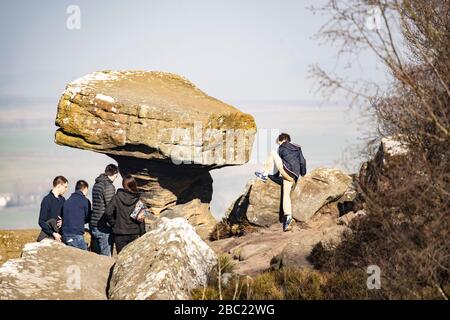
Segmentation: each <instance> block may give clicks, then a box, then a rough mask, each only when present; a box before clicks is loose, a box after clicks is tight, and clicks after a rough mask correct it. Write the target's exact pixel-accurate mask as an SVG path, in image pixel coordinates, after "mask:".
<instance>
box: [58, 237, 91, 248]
mask: <svg viewBox="0 0 450 320" xmlns="http://www.w3.org/2000/svg"><path fill="white" fill-rule="evenodd" d="M63 241H64V243H65V244H67V245H68V246H71V247H75V248H78V249H81V250H87V244H86V242H85V241H84V237H83V236H82V235H79V234H64V235H63Z"/></svg>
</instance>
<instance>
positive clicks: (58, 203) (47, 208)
mask: <svg viewBox="0 0 450 320" xmlns="http://www.w3.org/2000/svg"><path fill="white" fill-rule="evenodd" d="M67 185H68V182H67V179H66V178H65V177H63V176H57V177H56V178H55V179H53V189H52V190H51V191H50V192H49V193H48V194H47V195H46V196H45V197H44V199H42V202H41V209H40V211H39V226H40V227H41V233H40V234H39V236H38V238H37V241H41V240H43V239H46V238H50V239H54V240H56V241H61V240H62V239H61V234H60V233H59V231H60V230H59V228H60V227H61V224H62V220H61V216H62V209H63V206H64V201H65V200H66V199H65V198H64V197H63V194H64V193H65V192H66V191H67Z"/></svg>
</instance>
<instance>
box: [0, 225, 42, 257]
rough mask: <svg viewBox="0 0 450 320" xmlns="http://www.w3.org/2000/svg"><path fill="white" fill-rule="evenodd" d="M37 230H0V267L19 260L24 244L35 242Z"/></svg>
mask: <svg viewBox="0 0 450 320" xmlns="http://www.w3.org/2000/svg"><path fill="white" fill-rule="evenodd" d="M38 235H39V230H38V229H26V230H0V265H2V264H3V263H4V262H6V260H9V259H14V258H19V257H20V254H21V253H22V249H23V247H24V246H25V244H27V243H29V242H34V241H36V238H37V237H38Z"/></svg>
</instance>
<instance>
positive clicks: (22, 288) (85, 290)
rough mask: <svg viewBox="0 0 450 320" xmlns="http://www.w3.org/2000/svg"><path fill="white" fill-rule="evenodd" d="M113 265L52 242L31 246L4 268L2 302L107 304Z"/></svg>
mask: <svg viewBox="0 0 450 320" xmlns="http://www.w3.org/2000/svg"><path fill="white" fill-rule="evenodd" d="M113 264H114V259H112V258H109V257H105V256H100V255H97V254H95V253H91V252H87V251H83V250H80V249H76V248H73V247H69V246H66V245H64V244H62V243H60V242H56V241H54V240H50V239H45V240H43V241H41V242H34V243H28V244H26V245H25V247H24V249H23V251H22V257H21V258H18V259H11V260H8V261H7V262H5V263H4V264H3V265H2V266H1V267H0V299H5V300H10V299H17V300H30V299H50V300H55V299H64V300H85V299H86V300H93V299H96V300H104V299H107V285H108V278H109V275H110V271H111V267H112V266H113Z"/></svg>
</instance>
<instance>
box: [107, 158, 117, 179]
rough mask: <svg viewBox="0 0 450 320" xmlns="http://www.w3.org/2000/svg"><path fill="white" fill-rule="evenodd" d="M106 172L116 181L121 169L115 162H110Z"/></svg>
mask: <svg viewBox="0 0 450 320" xmlns="http://www.w3.org/2000/svg"><path fill="white" fill-rule="evenodd" d="M105 174H106V176H107V177H108V178H109V180H111V181H112V182H114V180H116V178H117V176H118V175H119V169H118V168H117V166H116V165H115V164H112V163H111V164H108V165H107V166H106V168H105Z"/></svg>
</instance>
